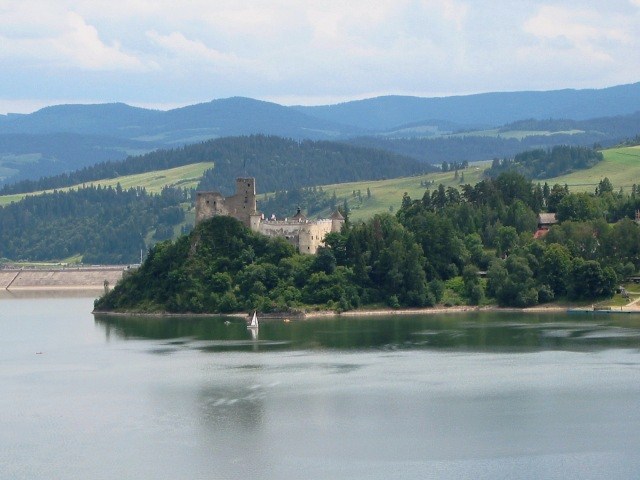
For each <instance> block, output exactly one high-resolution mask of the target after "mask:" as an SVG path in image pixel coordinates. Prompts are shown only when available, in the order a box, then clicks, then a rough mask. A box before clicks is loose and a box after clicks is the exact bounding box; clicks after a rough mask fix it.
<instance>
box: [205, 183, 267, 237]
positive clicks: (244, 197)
mask: <svg viewBox="0 0 640 480" xmlns="http://www.w3.org/2000/svg"><path fill="white" fill-rule="evenodd" d="M256 214H257V203H256V182H255V179H254V178H238V179H236V194H235V195H232V196H230V197H224V196H222V194H220V193H218V192H198V193H196V224H198V223H199V222H201V221H202V220H206V219H207V218H211V217H215V216H217V215H227V216H230V217H234V218H237V219H238V220H240V221H241V222H242V223H244V224H245V225H246V226H247V227H249V228H252V222H251V216H252V215H256Z"/></svg>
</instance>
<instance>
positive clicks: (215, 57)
mask: <svg viewBox="0 0 640 480" xmlns="http://www.w3.org/2000/svg"><path fill="white" fill-rule="evenodd" d="M638 25H640V0H608V1H607V2H603V1H602V0H583V1H576V0H562V1H559V0H548V1H529V0H521V1H520V0H518V1H513V0H468V1H467V0H389V1H387V0H314V1H307V0H262V1H260V0H126V1H124V0H0V113H7V112H14V113H28V112H32V111H34V110H37V109H39V108H41V107H43V106H46V105H54V104H62V103H106V102H124V103H128V104H130V105H137V106H144V107H149V108H158V109H169V108H174V107H177V106H182V105H189V104H194V103H200V102H208V101H210V100H213V99H218V98H227V97H233V96H244V97H251V98H257V99H262V100H268V101H274V102H277V103H280V104H284V105H294V104H303V105H318V104H329V103H337V102H341V101H347V100H355V99H361V98H369V97H374V96H378V95H391V94H393V95H416V96H424V97H436V96H438V97H439V96H449V95H466V94H472V93H481V92H496V91H521V90H555V89H562V88H578V89H580V88H603V87H608V86H614V85H620V84H627V83H635V82H638V81H640V54H639V53H638V52H640V28H639V27H638Z"/></svg>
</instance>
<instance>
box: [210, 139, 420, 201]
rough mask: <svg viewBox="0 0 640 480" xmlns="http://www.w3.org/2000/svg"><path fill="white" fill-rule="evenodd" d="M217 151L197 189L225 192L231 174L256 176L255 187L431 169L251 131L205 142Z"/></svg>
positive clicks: (386, 155)
mask: <svg viewBox="0 0 640 480" xmlns="http://www.w3.org/2000/svg"><path fill="white" fill-rule="evenodd" d="M203 146H206V147H209V146H215V148H216V149H218V150H220V151H223V152H224V153H223V154H222V155H220V154H218V155H216V156H214V158H213V161H214V162H216V166H215V167H214V168H213V169H211V170H209V171H207V172H205V174H204V177H203V179H202V182H201V183H200V185H199V187H198V188H199V190H217V191H221V192H225V193H231V192H232V191H233V188H234V184H235V183H234V182H235V178H236V177H238V176H249V177H255V178H256V179H258V183H257V187H258V189H259V191H260V192H272V191H275V190H287V189H292V188H300V187H305V186H313V185H323V184H331V183H344V182H351V181H358V180H379V179H384V178H396V177H403V176H409V175H414V174H418V173H424V172H425V171H429V170H430V169H431V170H432V168H430V167H428V166H426V165H424V164H421V163H420V162H417V161H415V160H413V159H410V158H407V157H403V156H401V155H396V154H392V153H388V152H385V151H382V150H376V149H371V148H363V147H354V146H351V145H345V144H341V143H335V142H325V141H311V140H304V141H302V142H297V141H294V140H290V139H284V138H279V137H265V136H262V135H255V136H251V137H241V138H240V139H233V138H229V139H219V140H216V141H213V142H212V143H211V144H208V143H207V144H203Z"/></svg>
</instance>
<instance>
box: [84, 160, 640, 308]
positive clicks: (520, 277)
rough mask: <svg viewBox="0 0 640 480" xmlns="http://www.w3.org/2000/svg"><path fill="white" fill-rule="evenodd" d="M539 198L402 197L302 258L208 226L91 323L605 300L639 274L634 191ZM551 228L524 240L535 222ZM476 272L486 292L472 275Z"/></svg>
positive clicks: (477, 191) (152, 258)
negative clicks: (133, 314) (151, 314)
mask: <svg viewBox="0 0 640 480" xmlns="http://www.w3.org/2000/svg"><path fill="white" fill-rule="evenodd" d="M614 191H615V189H614V187H613V186H612V185H611V184H610V182H608V181H603V182H601V185H600V186H599V188H598V192H597V193H592V194H587V193H577V194H574V193H571V192H569V191H568V189H566V188H565V187H562V186H559V185H554V186H553V188H549V189H546V188H542V187H541V186H540V185H537V184H536V185H534V184H533V183H532V182H531V181H530V180H527V179H526V178H524V177H522V176H521V175H519V174H517V173H515V172H507V173H503V174H500V175H499V176H498V177H497V178H495V179H491V178H487V179H485V180H483V181H481V182H479V183H477V184H476V185H474V186H472V185H464V186H463V187H462V191H458V190H457V189H455V188H444V186H439V187H438V188H436V189H435V190H434V191H432V192H430V191H425V193H424V195H423V196H422V198H421V199H419V200H412V199H411V198H410V197H409V196H408V195H406V194H405V195H404V196H403V199H402V207H401V208H400V210H399V211H398V213H397V214H396V215H395V216H392V215H389V214H379V215H375V216H374V217H373V218H371V219H369V220H367V221H365V222H357V223H351V222H349V221H347V222H346V223H345V226H344V228H343V229H342V230H341V231H340V232H334V233H331V234H329V235H328V236H327V238H326V239H325V244H326V246H325V247H323V248H320V249H319V251H318V254H317V255H315V256H309V255H300V254H297V253H295V252H294V250H293V248H292V247H291V246H289V245H288V244H287V243H286V242H285V241H284V240H282V239H273V238H270V237H265V236H262V235H260V234H257V233H253V232H251V231H249V230H248V229H247V228H246V227H244V226H242V225H241V224H240V223H239V222H237V221H236V220H234V219H231V218H227V217H215V218H213V219H211V220H208V221H205V222H202V223H201V224H199V225H198V226H197V227H196V228H195V230H194V231H192V232H191V233H190V234H189V235H187V236H183V237H181V238H179V239H178V240H176V241H174V242H172V241H167V242H162V243H159V244H157V245H156V246H155V247H154V248H153V249H152V250H151V252H150V253H149V256H148V258H147V259H146V260H145V262H144V264H143V265H142V266H141V268H140V269H139V270H138V271H136V272H134V273H133V274H132V275H130V276H128V277H126V278H125V279H124V280H123V281H122V282H121V283H119V284H118V285H117V286H116V288H115V289H114V290H113V291H112V292H110V293H109V294H107V295H106V296H104V297H103V298H101V299H99V300H98V301H97V302H96V304H95V305H96V309H97V310H99V311H111V310H121V311H169V312H185V313H186V312H195V313H197V312H211V313H215V312H218V313H225V312H235V311H250V310H254V309H255V310H259V311H263V312H269V311H274V310H276V311H290V310H292V309H308V308H329V309H337V310H348V309H352V308H356V307H359V306H371V305H374V306H380V305H387V306H390V307H394V308H397V307H424V306H430V305H434V304H437V303H441V304H444V305H459V304H472V305H477V304H484V303H496V304H498V305H500V306H512V307H528V306H532V305H536V304H538V303H545V302H549V301H551V300H553V299H569V300H583V301H594V300H596V299H602V298H607V297H610V296H611V295H612V294H613V292H614V288H615V286H616V284H617V282H618V281H619V280H621V279H624V278H625V277H626V276H628V275H631V274H633V273H635V272H637V271H638V269H639V268H640V227H639V226H638V225H637V224H636V223H635V222H634V221H632V220H631V218H630V217H632V216H633V215H634V212H635V210H636V209H637V208H638V207H639V206H640V196H639V195H638V192H639V191H640V189H637V188H636V189H634V191H633V192H632V194H631V195H623V194H620V193H614ZM543 208H547V209H549V210H550V211H556V212H557V214H558V219H559V220H560V224H559V225H556V226H554V227H552V228H551V230H550V231H548V233H547V235H546V236H542V238H538V236H534V231H536V229H537V223H538V222H537V217H536V214H537V213H538V212H540V211H541V209H543ZM480 271H485V272H487V274H486V277H487V278H486V281H485V280H484V279H481V278H480V276H479V272H480Z"/></svg>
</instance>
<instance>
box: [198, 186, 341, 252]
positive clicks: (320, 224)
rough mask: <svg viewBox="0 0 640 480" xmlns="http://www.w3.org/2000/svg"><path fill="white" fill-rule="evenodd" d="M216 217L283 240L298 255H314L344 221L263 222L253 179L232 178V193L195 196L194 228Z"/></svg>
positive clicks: (299, 217)
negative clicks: (233, 183)
mask: <svg viewBox="0 0 640 480" xmlns="http://www.w3.org/2000/svg"><path fill="white" fill-rule="evenodd" d="M217 215H227V216H230V217H234V218H236V219H238V220H240V221H241V222H242V223H244V224H245V225H246V226H247V227H249V228H250V229H251V230H253V231H254V232H260V233H262V234H264V235H267V236H270V237H280V238H284V239H285V240H286V241H287V242H289V243H291V245H293V246H294V247H296V248H297V249H298V251H299V252H300V253H306V254H311V255H313V254H315V253H316V252H317V250H318V248H319V247H320V246H322V245H323V244H324V243H323V242H324V237H325V236H326V235H327V234H328V233H330V232H332V231H333V232H339V231H340V228H341V227H342V224H343V223H344V219H342V217H341V216H337V217H332V219H331V220H308V219H306V218H305V217H304V216H302V215H300V212H298V214H297V215H295V216H294V217H292V218H291V219H286V220H264V219H263V218H262V216H261V215H260V214H259V213H258V211H257V203H256V183H255V179H254V178H238V179H236V194H235V195H232V196H230V197H224V196H222V195H221V194H220V193H218V192H198V193H196V225H197V224H198V223H199V222H201V221H203V220H206V219H208V218H211V217H214V216H217Z"/></svg>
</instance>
